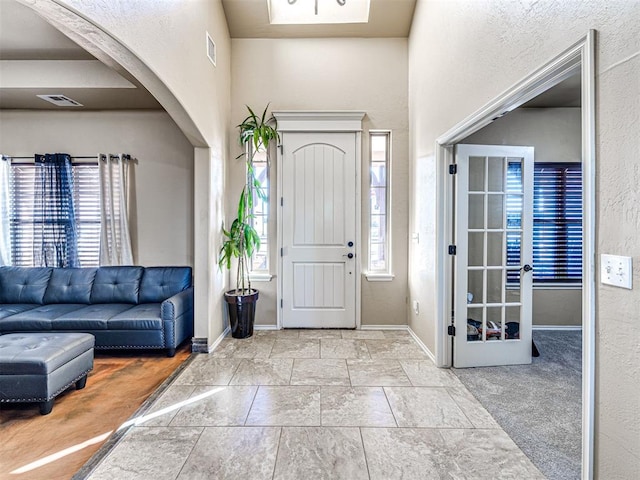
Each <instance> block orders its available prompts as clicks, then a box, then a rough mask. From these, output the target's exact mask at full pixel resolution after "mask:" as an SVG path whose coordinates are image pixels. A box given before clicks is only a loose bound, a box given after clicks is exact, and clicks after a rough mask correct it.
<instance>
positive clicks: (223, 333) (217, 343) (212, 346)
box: [209, 327, 231, 353]
mask: <svg viewBox="0 0 640 480" xmlns="http://www.w3.org/2000/svg"><path fill="white" fill-rule="evenodd" d="M230 331H231V327H227V328H225V329H224V332H222V333H221V334H220V336H219V337H218V338H216V340H215V342H213V343H212V344H211V345H209V353H211V352H213V351H214V350H215V349H216V348H217V347H218V345H220V342H221V341H222V339H223V338H224V337H226V336H227V334H228V333H229V332H230Z"/></svg>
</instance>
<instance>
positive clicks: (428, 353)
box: [407, 325, 436, 365]
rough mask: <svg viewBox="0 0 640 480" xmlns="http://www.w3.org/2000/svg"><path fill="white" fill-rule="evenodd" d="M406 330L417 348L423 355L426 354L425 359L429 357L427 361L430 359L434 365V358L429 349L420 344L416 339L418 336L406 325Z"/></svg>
mask: <svg viewBox="0 0 640 480" xmlns="http://www.w3.org/2000/svg"><path fill="white" fill-rule="evenodd" d="M407 330H408V331H409V334H410V335H411V336H412V337H413V339H414V340H415V341H416V343H417V344H418V346H419V347H420V348H421V349H422V350H423V351H424V353H426V354H427V357H429V359H431V361H432V362H433V363H434V365H435V364H436V356H435V355H434V354H433V352H431V350H429V348H428V347H427V346H426V345H425V344H424V343H423V342H422V340H420V339H419V338H418V336H417V335H416V334H415V332H414V331H413V330H411V327H409V326H408V325H407Z"/></svg>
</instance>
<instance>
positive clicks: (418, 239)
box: [411, 232, 420, 243]
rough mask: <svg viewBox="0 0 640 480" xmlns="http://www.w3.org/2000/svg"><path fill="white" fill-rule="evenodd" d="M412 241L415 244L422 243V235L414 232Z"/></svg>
mask: <svg viewBox="0 0 640 480" xmlns="http://www.w3.org/2000/svg"><path fill="white" fill-rule="evenodd" d="M411 241H412V242H413V243H420V234H419V233H418V232H413V233H412V234H411Z"/></svg>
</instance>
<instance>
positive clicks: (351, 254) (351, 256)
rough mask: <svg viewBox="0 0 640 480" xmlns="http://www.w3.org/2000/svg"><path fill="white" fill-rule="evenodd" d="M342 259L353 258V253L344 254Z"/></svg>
mask: <svg viewBox="0 0 640 480" xmlns="http://www.w3.org/2000/svg"><path fill="white" fill-rule="evenodd" d="M342 256H343V257H347V258H353V253H346V254H344V255H342Z"/></svg>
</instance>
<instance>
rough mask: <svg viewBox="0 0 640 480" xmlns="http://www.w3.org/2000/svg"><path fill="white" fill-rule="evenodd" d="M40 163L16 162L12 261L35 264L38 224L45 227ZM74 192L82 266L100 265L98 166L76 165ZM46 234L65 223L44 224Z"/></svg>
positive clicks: (12, 185) (12, 194)
mask: <svg viewBox="0 0 640 480" xmlns="http://www.w3.org/2000/svg"><path fill="white" fill-rule="evenodd" d="M36 168H37V167H36V166H35V165H32V164H12V165H11V172H12V175H11V181H10V228H11V238H12V263H13V265H15V266H24V267H28V266H33V265H34V254H33V246H34V232H33V230H34V225H38V226H42V225H43V220H42V212H38V211H36V209H35V207H34V196H35V176H36ZM72 175H73V194H74V201H75V216H76V228H77V242H78V244H77V251H78V258H79V261H80V266H82V267H90V266H98V263H99V250H100V183H99V177H98V166H97V165H90V164H78V165H73V167H72ZM44 227H45V228H44V230H45V235H54V234H55V232H56V231H59V230H60V229H61V228H64V226H63V225H53V224H48V225H44Z"/></svg>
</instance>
